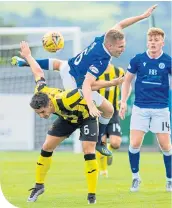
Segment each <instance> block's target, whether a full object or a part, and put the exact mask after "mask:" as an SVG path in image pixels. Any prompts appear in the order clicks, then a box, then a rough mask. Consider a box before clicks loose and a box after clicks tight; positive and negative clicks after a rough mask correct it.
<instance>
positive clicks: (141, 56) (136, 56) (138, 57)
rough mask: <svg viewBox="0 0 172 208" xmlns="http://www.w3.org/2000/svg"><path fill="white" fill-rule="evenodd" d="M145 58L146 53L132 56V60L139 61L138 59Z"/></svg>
mask: <svg viewBox="0 0 172 208" xmlns="http://www.w3.org/2000/svg"><path fill="white" fill-rule="evenodd" d="M145 56H146V52H144V53H137V54H136V55H134V56H133V58H132V59H133V60H139V59H140V58H143V57H145Z"/></svg>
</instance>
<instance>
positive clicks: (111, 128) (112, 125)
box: [104, 110, 121, 137]
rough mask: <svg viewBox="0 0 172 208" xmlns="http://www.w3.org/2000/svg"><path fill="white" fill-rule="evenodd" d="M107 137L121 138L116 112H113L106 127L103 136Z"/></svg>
mask: <svg viewBox="0 0 172 208" xmlns="http://www.w3.org/2000/svg"><path fill="white" fill-rule="evenodd" d="M104 135H106V136H107V137H109V136H110V135H115V136H121V127H120V120H119V115H118V111H116V110H115V111H114V114H113V116H112V118H111V120H110V121H109V124H108V125H107V127H106V131H105V134H104Z"/></svg>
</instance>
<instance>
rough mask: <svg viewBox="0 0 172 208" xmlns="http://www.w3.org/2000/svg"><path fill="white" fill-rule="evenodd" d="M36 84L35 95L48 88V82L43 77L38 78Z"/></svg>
mask: <svg viewBox="0 0 172 208" xmlns="http://www.w3.org/2000/svg"><path fill="white" fill-rule="evenodd" d="M35 82H36V87H35V93H37V92H39V91H41V90H42V89H43V88H44V87H45V86H46V81H45V79H44V78H43V77H39V78H37V79H36V80H35Z"/></svg>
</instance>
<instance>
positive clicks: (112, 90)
mask: <svg viewBox="0 0 172 208" xmlns="http://www.w3.org/2000/svg"><path fill="white" fill-rule="evenodd" d="M124 74H125V72H124V70H123V69H122V68H121V67H118V68H117V67H115V66H114V65H112V64H109V65H108V68H107V69H106V71H105V72H104V73H103V74H102V75H101V76H100V77H99V78H98V80H106V81H110V80H112V79H115V78H117V77H119V76H122V75H124ZM99 93H100V94H101V95H102V96H104V97H105V98H106V99H107V100H109V102H111V103H112V104H113V106H114V109H115V110H119V104H118V102H119V94H120V87H119V85H118V86H113V87H108V88H102V89H100V90H99Z"/></svg>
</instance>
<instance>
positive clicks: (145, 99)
mask: <svg viewBox="0 0 172 208" xmlns="http://www.w3.org/2000/svg"><path fill="white" fill-rule="evenodd" d="M171 60H172V59H171V57H170V56H168V55H167V54H165V53H163V52H162V54H161V55H160V57H158V58H156V59H152V58H151V57H150V56H149V55H148V52H145V53H142V54H137V55H136V56H135V57H134V58H133V59H131V61H130V64H129V66H128V69H127V70H128V71H129V72H131V73H133V74H136V82H135V102H134V104H135V105H136V106H138V107H140V108H166V107H168V102H169V74H171Z"/></svg>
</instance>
